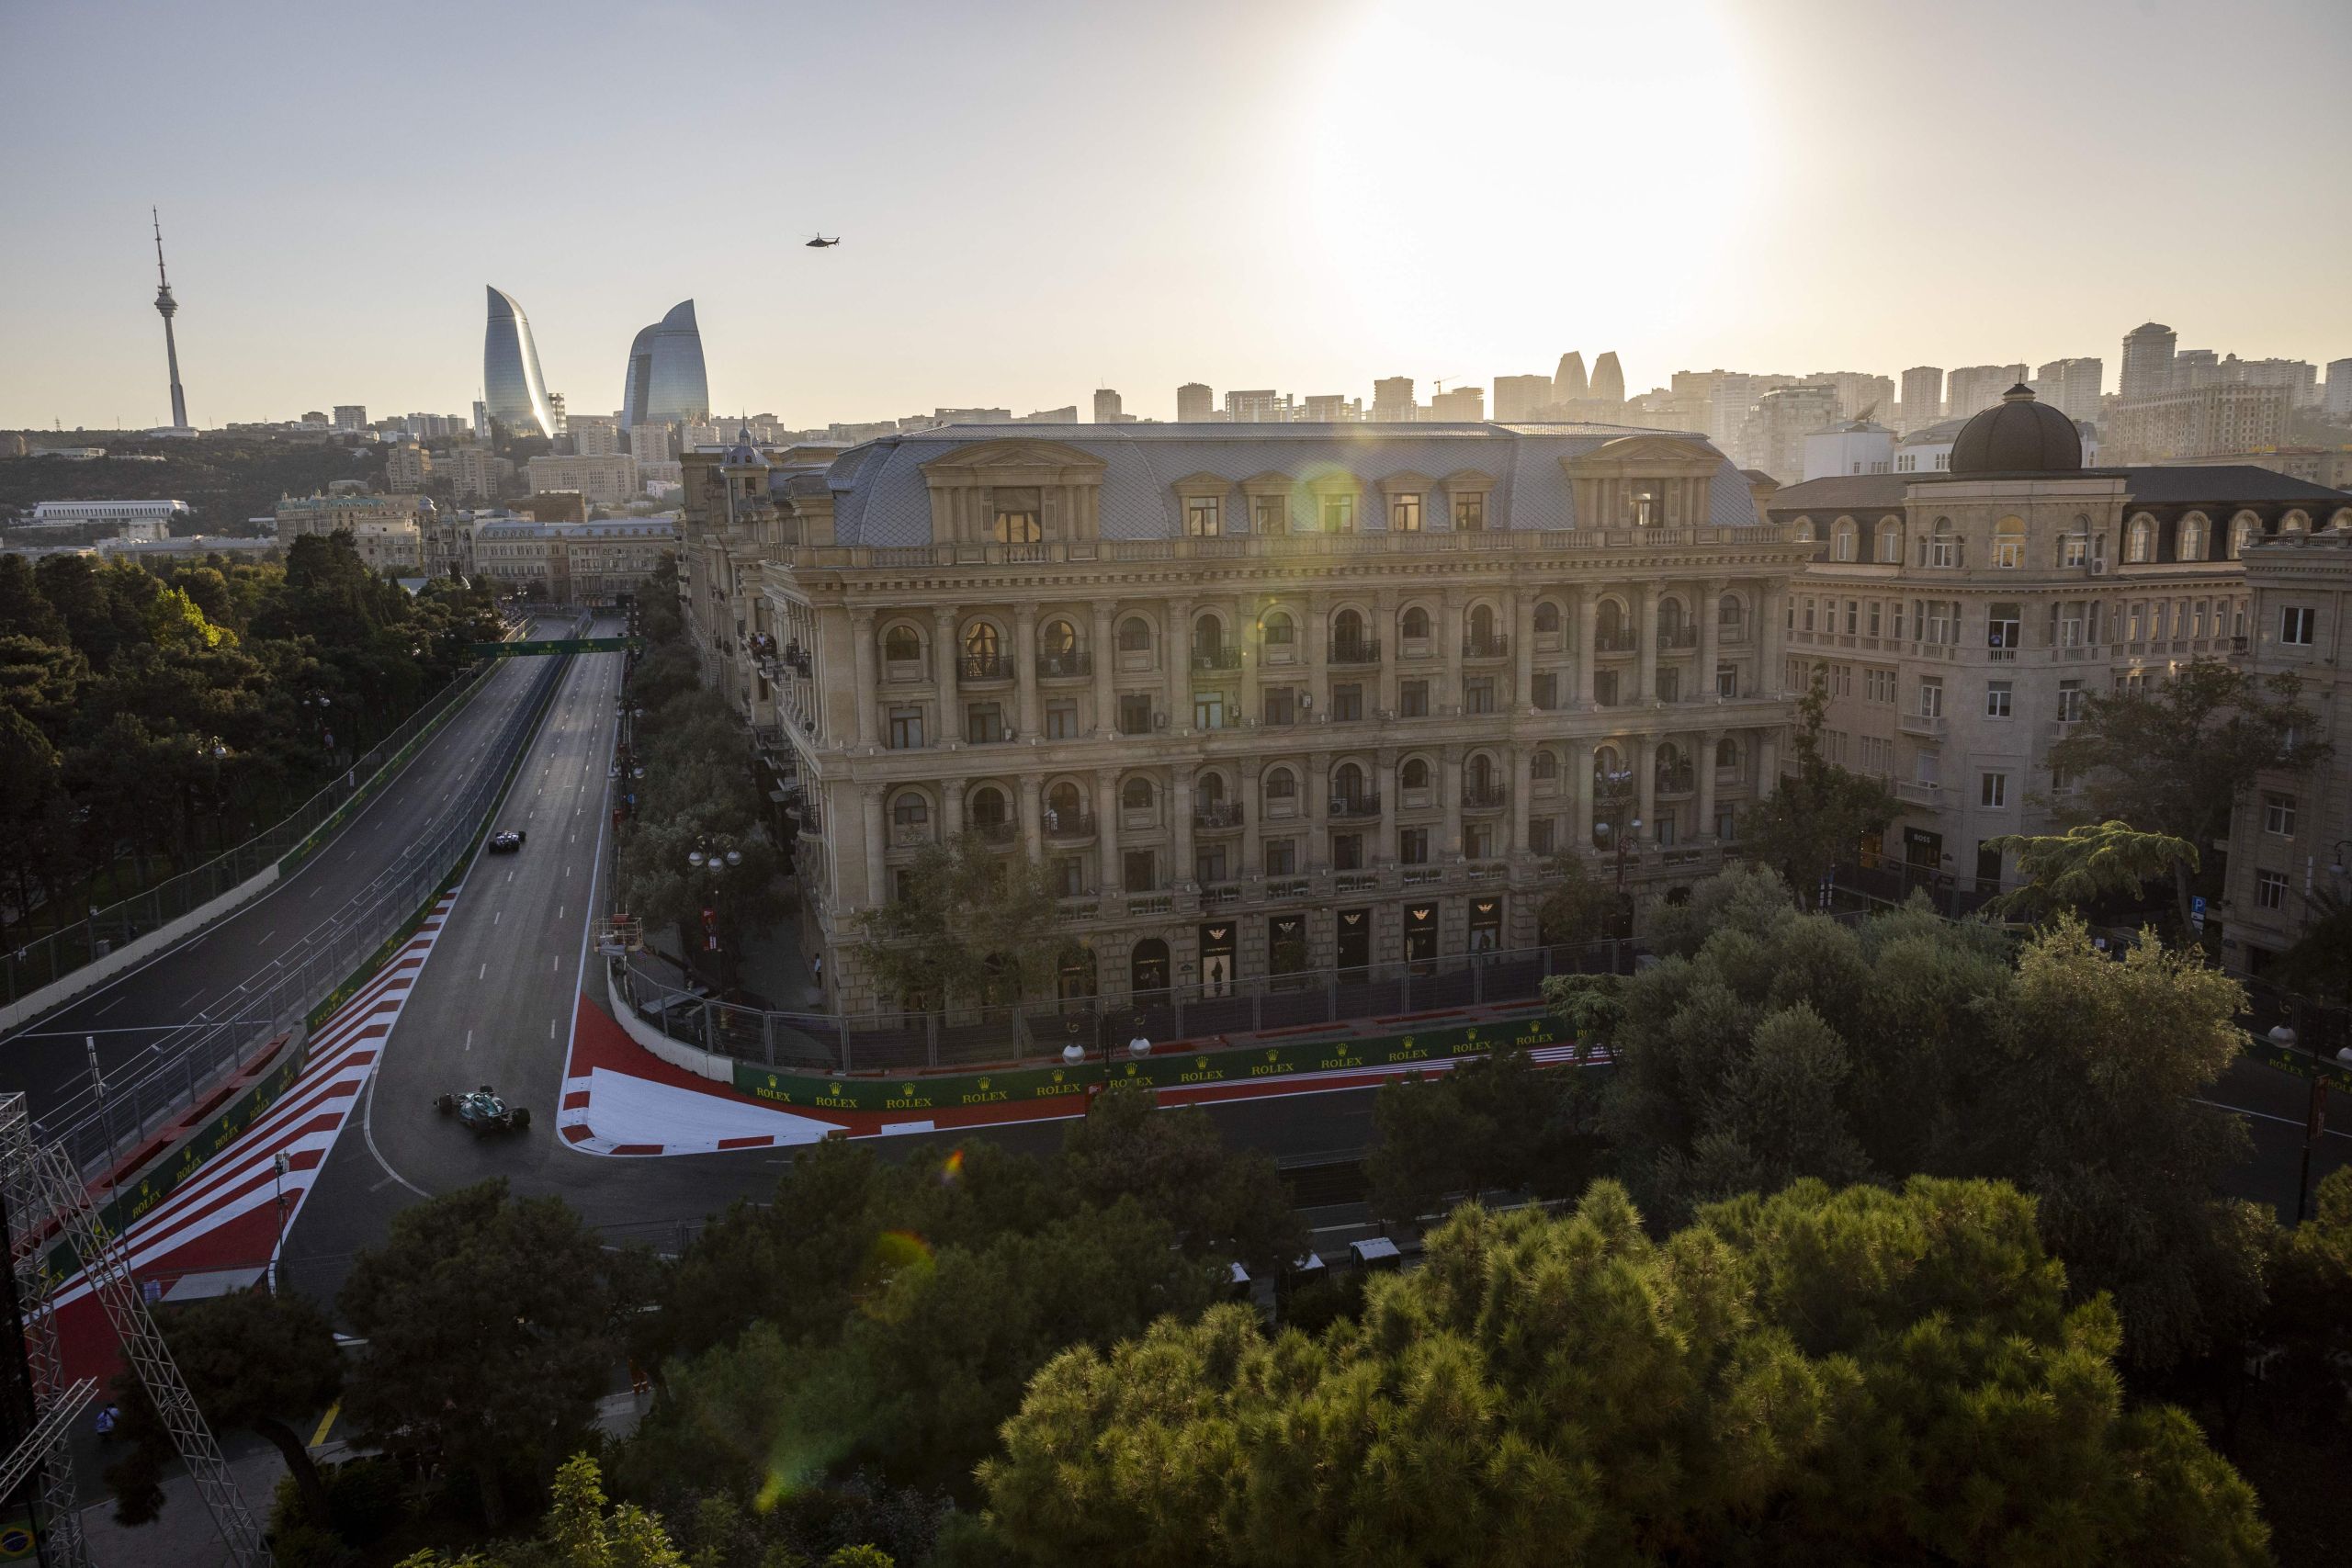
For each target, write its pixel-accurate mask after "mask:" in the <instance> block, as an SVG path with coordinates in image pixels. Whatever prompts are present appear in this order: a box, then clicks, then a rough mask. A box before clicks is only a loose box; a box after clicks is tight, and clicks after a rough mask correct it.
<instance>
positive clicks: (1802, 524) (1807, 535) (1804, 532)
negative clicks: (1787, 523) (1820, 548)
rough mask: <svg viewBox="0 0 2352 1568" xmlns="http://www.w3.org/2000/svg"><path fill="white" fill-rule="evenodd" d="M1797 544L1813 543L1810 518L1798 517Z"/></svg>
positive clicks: (1811, 520)
mask: <svg viewBox="0 0 2352 1568" xmlns="http://www.w3.org/2000/svg"><path fill="white" fill-rule="evenodd" d="M1797 543H1798V544H1800V545H1809V544H1812V543H1813V519H1812V518H1810V517H1800V518H1798V519H1797Z"/></svg>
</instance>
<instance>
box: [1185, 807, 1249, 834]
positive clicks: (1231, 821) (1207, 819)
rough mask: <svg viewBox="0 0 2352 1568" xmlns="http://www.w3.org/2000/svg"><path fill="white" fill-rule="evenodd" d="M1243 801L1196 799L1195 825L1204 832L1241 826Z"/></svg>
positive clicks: (1217, 831) (1227, 829)
mask: <svg viewBox="0 0 2352 1568" xmlns="http://www.w3.org/2000/svg"><path fill="white" fill-rule="evenodd" d="M1241 822H1242V815H1241V802H1239V801H1238V800H1209V801H1195V802H1193V827H1194V828H1196V829H1200V830H1201V831H1203V832H1207V833H1220V832H1230V831H1232V830H1234V829H1238V828H1239V827H1240V826H1241Z"/></svg>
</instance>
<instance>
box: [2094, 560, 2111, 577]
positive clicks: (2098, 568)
mask: <svg viewBox="0 0 2352 1568" xmlns="http://www.w3.org/2000/svg"><path fill="white" fill-rule="evenodd" d="M2091 575H2092V576H2093V577H2105V576H2106V575H2107V563H2106V562H2105V561H2103V560H2095V561H2093V562H2091Z"/></svg>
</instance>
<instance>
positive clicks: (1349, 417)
mask: <svg viewBox="0 0 2352 1568" xmlns="http://www.w3.org/2000/svg"><path fill="white" fill-rule="evenodd" d="M1298 417H1299V419H1300V421H1301V422H1302V423H1307V424H1361V423H1363V399H1362V398H1351V397H1346V396H1343V395H1341V394H1340V393H1338V392H1317V393H1316V394H1314V395H1313V396H1311V397H1309V398H1307V399H1306V400H1305V401H1304V402H1302V403H1300V404H1299V410H1298Z"/></svg>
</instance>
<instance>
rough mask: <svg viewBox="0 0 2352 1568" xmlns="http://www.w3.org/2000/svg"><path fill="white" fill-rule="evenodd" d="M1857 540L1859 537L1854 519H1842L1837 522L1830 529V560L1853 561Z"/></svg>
mask: <svg viewBox="0 0 2352 1568" xmlns="http://www.w3.org/2000/svg"><path fill="white" fill-rule="evenodd" d="M1856 539H1857V536H1856V533H1855V530H1854V520H1853V519H1852V518H1850V517H1840V518H1839V519H1838V521H1837V522H1835V523H1833V524H1831V525H1830V528H1829V558H1830V559H1831V560H1852V559H1853V558H1854V548H1855V544H1856Z"/></svg>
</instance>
